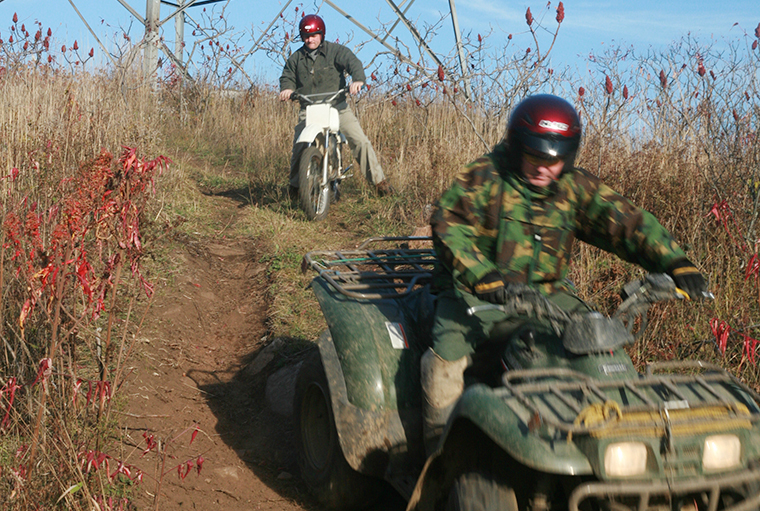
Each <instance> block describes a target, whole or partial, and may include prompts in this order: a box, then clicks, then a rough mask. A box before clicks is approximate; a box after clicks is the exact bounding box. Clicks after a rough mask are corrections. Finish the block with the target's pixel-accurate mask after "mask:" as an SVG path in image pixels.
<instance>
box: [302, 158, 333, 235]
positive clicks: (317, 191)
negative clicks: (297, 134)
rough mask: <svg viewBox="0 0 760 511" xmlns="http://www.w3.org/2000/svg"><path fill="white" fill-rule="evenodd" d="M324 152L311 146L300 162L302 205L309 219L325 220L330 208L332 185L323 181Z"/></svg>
mask: <svg viewBox="0 0 760 511" xmlns="http://www.w3.org/2000/svg"><path fill="white" fill-rule="evenodd" d="M322 158H323V156H322V152H321V151H320V150H319V149H317V148H316V147H314V146H309V147H307V148H306V149H304V151H303V153H301V158H300V161H299V164H298V185H299V186H298V189H299V192H298V193H299V195H300V197H301V207H302V208H303V210H304V212H305V213H306V216H307V217H308V218H309V220H323V219H324V218H325V217H326V216H327V211H328V210H329V209H330V186H329V185H326V186H321V183H322Z"/></svg>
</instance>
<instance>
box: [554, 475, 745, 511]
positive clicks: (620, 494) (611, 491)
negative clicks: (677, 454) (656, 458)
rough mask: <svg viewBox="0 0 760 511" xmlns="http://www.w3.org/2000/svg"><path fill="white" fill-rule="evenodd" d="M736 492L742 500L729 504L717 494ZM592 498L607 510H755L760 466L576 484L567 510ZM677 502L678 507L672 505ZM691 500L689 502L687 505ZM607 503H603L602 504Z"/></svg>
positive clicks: (575, 509) (575, 507) (576, 507)
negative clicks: (672, 478) (670, 478)
mask: <svg viewBox="0 0 760 511" xmlns="http://www.w3.org/2000/svg"><path fill="white" fill-rule="evenodd" d="M727 492H730V493H732V494H737V493H738V494H739V495H742V496H743V497H744V500H743V501H741V502H739V503H736V504H733V505H729V506H728V507H719V506H720V505H725V504H724V503H722V502H721V494H723V493H727ZM587 499H593V500H595V501H597V502H599V503H600V504H601V503H604V504H601V505H600V508H601V509H609V510H610V511H681V509H695V508H694V507H693V504H692V503H694V502H696V503H697V504H698V505H699V506H700V507H699V508H698V509H699V510H703V509H704V510H706V511H717V510H718V509H720V510H721V511H757V510H758V509H760V469H755V470H750V471H746V472H738V473H734V474H729V475H723V476H719V477H709V478H706V477H700V478H696V479H693V480H689V481H678V482H667V481H643V482H620V483H610V482H592V483H585V484H581V485H579V486H578V487H577V488H575V490H574V491H573V492H572V494H571V495H570V501H569V511H580V509H581V505H582V503H583V502H584V501H585V500H587ZM678 502H682V504H680V506H681V507H675V506H676V504H677V503H678ZM689 504H692V505H691V506H688V505H689ZM605 506H607V507H605Z"/></svg>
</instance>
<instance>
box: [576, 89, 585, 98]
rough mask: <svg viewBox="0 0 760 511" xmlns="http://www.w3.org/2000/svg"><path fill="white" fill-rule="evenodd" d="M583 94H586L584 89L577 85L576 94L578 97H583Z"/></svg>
mask: <svg viewBox="0 0 760 511" xmlns="http://www.w3.org/2000/svg"><path fill="white" fill-rule="evenodd" d="M584 94H586V89H584V88H583V87H578V95H579V96H580V97H583V95H584Z"/></svg>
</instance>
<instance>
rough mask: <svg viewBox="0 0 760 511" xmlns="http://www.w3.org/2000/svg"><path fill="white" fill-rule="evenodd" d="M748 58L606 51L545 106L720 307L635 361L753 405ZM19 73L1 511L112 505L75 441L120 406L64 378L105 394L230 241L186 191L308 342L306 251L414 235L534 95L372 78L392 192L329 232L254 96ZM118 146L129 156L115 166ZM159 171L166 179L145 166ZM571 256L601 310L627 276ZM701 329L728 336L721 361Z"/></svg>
mask: <svg viewBox="0 0 760 511" xmlns="http://www.w3.org/2000/svg"><path fill="white" fill-rule="evenodd" d="M751 41H752V40H751V39H750V40H747V41H745V40H739V41H737V42H736V44H735V49H736V51H735V52H731V53H730V54H728V55H724V54H719V53H717V52H712V53H711V52H709V51H704V49H700V48H695V47H694V46H693V44H682V45H679V46H676V47H674V49H673V52H672V53H670V54H667V55H653V54H650V55H647V56H645V57H642V58H640V60H638V61H634V62H632V65H631V69H632V71H630V72H628V71H626V72H622V71H619V70H618V69H617V68H616V67H615V66H614V65H613V62H614V59H613V58H612V55H610V58H609V59H608V60H603V59H600V60H599V61H598V65H599V66H600V67H599V68H598V69H597V71H595V72H594V73H593V74H592V75H591V76H593V78H589V77H588V76H586V77H584V78H583V79H580V78H577V77H575V78H573V77H571V76H569V75H568V74H563V75H562V76H561V77H560V76H559V73H557V74H556V80H555V81H552V78H551V74H550V75H548V76H549V77H548V78H547V79H546V81H544V82H543V83H542V84H540V85H541V89H540V90H541V91H554V92H555V93H557V94H561V95H564V96H565V97H566V98H567V99H568V100H570V101H571V102H573V103H574V104H576V105H577V107H578V109H579V111H580V112H581V114H582V119H583V122H584V126H585V138H584V142H583V145H582V149H581V153H580V157H579V160H578V164H579V165H580V166H582V167H584V168H586V169H588V170H590V171H592V172H594V173H596V174H598V175H599V176H601V177H602V178H603V179H604V181H605V182H606V183H607V184H609V185H610V186H612V187H613V188H614V189H616V190H618V191H619V192H621V193H623V194H624V195H626V196H628V197H629V198H631V199H632V200H633V201H634V202H635V203H636V204H638V205H639V206H641V207H643V208H646V209H647V210H649V211H650V212H652V213H653V214H654V215H655V216H656V217H658V218H659V219H660V220H661V222H662V223H663V224H664V225H665V226H666V227H667V228H669V229H670V230H671V231H672V232H673V233H674V235H675V236H676V238H677V239H678V240H679V241H680V242H681V244H682V245H683V246H684V247H686V249H687V253H688V254H689V256H690V258H691V259H692V260H693V261H694V262H695V263H696V264H697V266H698V267H699V268H700V269H701V270H702V271H703V272H704V273H705V274H706V275H707V276H708V277H709V279H710V287H711V289H712V290H713V292H714V293H715V296H716V299H715V300H714V301H710V302H699V303H689V304H684V303H672V304H664V305H659V306H657V307H655V308H654V310H653V311H652V312H651V314H650V322H649V328H648V330H647V332H646V334H645V335H644V337H643V339H642V340H641V341H639V342H638V343H637V345H636V346H635V347H633V348H631V355H632V357H633V359H634V362H635V363H636V364H637V365H639V366H641V365H643V364H645V363H646V362H648V361H652V360H663V359H666V360H670V359H682V358H702V359H707V360H712V361H715V362H718V363H720V364H722V365H723V366H724V367H725V368H727V369H728V370H729V371H731V372H732V373H734V374H735V375H737V376H738V377H740V378H741V379H742V380H744V381H746V382H747V383H749V384H750V385H751V386H753V387H755V388H760V375H759V374H758V369H757V365H756V362H755V360H754V357H755V348H756V345H755V341H754V340H755V339H758V338H760V330H758V329H759V328H760V273H759V272H758V268H759V267H760V263H758V259H757V250H758V240H759V239H760V236H758V234H760V226H758V215H759V214H760V207H759V206H760V141H759V140H758V137H757V128H758V124H759V123H760V106H758V105H760V103H759V101H758V100H759V99H760V96H759V93H760V90H759V88H758V83H757V72H758V64H759V63H760V57H759V56H758V55H759V54H758V51H757V50H755V49H751V48H750V43H751ZM686 42H688V41H686ZM755 46H756V45H755ZM698 50H701V51H698ZM16 57H17V58H16V59H15V60H14V58H13V55H12V54H11V53H8V52H6V54H5V56H4V57H3V59H4V60H3V61H2V63H3V64H4V67H3V72H2V77H1V78H0V104H2V105H3V106H2V108H0V140H1V142H0V161H2V163H3V168H2V170H0V174H2V175H4V176H6V177H4V178H3V179H2V180H1V181H0V193H2V201H1V202H0V204H2V213H1V214H0V220H2V221H3V232H2V239H3V243H2V253H1V254H0V296H1V297H2V298H1V300H2V301H1V302H0V339H2V341H3V342H2V345H1V346H0V420H2V422H1V423H0V495H3V496H4V498H5V499H6V503H5V505H4V507H2V509H27V508H28V509H31V508H32V507H26V506H31V504H30V502H36V503H39V507H38V508H39V509H53V508H55V507H56V505H55V502H56V500H58V499H59V498H61V496H62V495H64V494H65V503H66V506H67V507H68V508H71V509H90V507H89V505H88V504H87V503H88V502H90V501H91V499H92V498H94V497H95V496H97V495H116V496H124V495H126V496H128V495H129V487H130V485H131V484H132V483H128V482H125V479H124V478H123V477H122V478H119V477H117V478H115V479H113V480H111V478H109V477H105V476H104V475H102V472H91V473H89V474H87V473H86V470H84V469H83V465H82V457H81V453H82V446H87V449H89V450H91V451H92V452H100V450H99V448H100V447H102V445H103V444H104V443H105V441H106V439H107V438H109V439H112V438H113V437H114V435H115V433H114V431H115V429H116V421H115V419H114V414H113V413H111V410H112V409H113V408H118V406H119V398H118V391H116V389H114V392H113V393H112V395H108V392H107V391H103V392H102V393H100V394H98V393H97V392H96V393H95V394H94V395H93V396H88V397H87V406H82V405H80V406H79V407H77V406H73V405H72V404H71V403H72V397H73V396H74V395H76V391H73V392H74V394H72V390H71V389H72V387H73V385H72V384H73V383H74V382H72V381H71V380H73V379H74V375H76V376H77V377H78V378H79V379H81V380H83V381H85V382H96V383H97V382H101V384H103V382H118V378H119V376H120V375H122V374H123V373H122V372H121V371H123V370H124V367H125V364H126V358H125V357H128V356H129V354H130V352H131V347H132V345H131V344H130V341H129V339H130V336H129V335H127V334H128V333H130V332H133V331H134V330H133V329H134V328H136V327H135V325H136V324H139V320H138V319H135V318H139V317H141V315H142V314H143V312H142V311H143V310H146V308H147V307H148V305H149V302H150V300H149V299H148V298H147V295H146V287H149V286H150V280H151V278H152V277H155V276H156V275H161V274H170V273H171V268H172V266H173V265H174V264H176V262H175V261H172V255H171V254H172V243H173V240H175V239H176V238H177V237H183V236H184V237H192V236H194V235H197V234H198V233H208V232H211V231H214V232H221V231H223V230H224V229H225V226H220V225H214V224H213V223H211V221H210V215H208V212H207V211H204V210H203V208H202V206H201V204H202V200H201V199H200V197H202V195H201V194H202V193H205V194H214V195H227V196H230V197H233V196H234V197H236V198H238V199H239V200H240V202H241V203H242V204H243V206H244V208H245V215H244V216H241V220H240V222H239V223H238V224H237V225H236V227H235V229H236V233H237V235H239V236H243V237H247V238H252V239H256V240H258V241H259V243H260V244H261V246H264V247H265V255H264V256H262V258H261V261H260V262H261V263H263V264H265V265H266V267H267V278H268V280H267V282H268V286H269V289H268V290H267V296H268V300H269V301H268V304H269V305H268V307H269V309H268V313H267V318H266V321H267V324H268V326H269V329H270V331H271V332H272V335H280V336H288V337H294V338H300V339H302V340H304V341H309V340H313V339H314V338H315V337H316V335H317V334H318V332H319V331H321V330H322V328H323V327H324V324H323V320H322V319H321V316H320V312H319V310H318V308H317V305H316V303H315V302H314V300H313V299H312V298H311V296H310V292H309V291H308V290H305V289H304V286H305V284H307V283H308V276H303V275H301V274H300V272H299V265H300V260H301V257H302V255H303V254H304V253H305V252H307V251H309V250H312V249H315V248H339V247H345V246H347V245H352V244H355V243H356V242H357V241H358V240H360V239H363V238H366V237H369V236H372V235H406V234H411V232H412V231H413V230H414V229H415V228H416V227H420V226H424V225H425V224H426V222H427V220H428V215H429V212H430V205H431V204H434V203H435V201H436V199H437V197H438V196H440V194H441V192H442V191H443V190H445V189H446V188H447V187H448V186H449V185H450V183H451V182H452V180H453V177H454V176H455V174H456V173H457V172H458V171H459V170H460V169H461V167H462V166H463V165H464V164H465V163H467V162H468V161H470V160H472V159H473V158H475V157H477V156H479V155H480V154H482V153H483V152H485V150H486V148H487V147H490V146H492V145H493V144H495V143H496V142H498V141H499V139H500V138H501V136H502V135H503V130H504V125H505V122H506V113H508V108H503V107H504V106H505V105H511V104H514V103H515V102H516V101H517V100H519V98H520V97H522V96H524V95H525V94H527V93H531V92H535V91H536V90H538V89H535V88H531V87H530V86H529V87H527V88H525V89H523V90H518V89H519V88H517V87H516V88H514V89H508V88H507V89H506V93H504V92H500V93H499V94H502V95H501V96H499V94H497V93H496V92H494V90H493V89H489V90H491V92H490V93H489V95H488V97H487V98H485V97H484V98H482V99H483V101H475V102H473V103H468V102H467V101H466V100H465V99H464V98H463V97H462V94H461V92H458V93H454V92H453V87H451V86H450V90H447V93H446V94H443V87H444V86H445V82H444V84H441V86H440V87H438V85H439V84H435V83H431V84H430V86H429V87H427V88H425V89H424V90H423V89H417V90H415V91H412V92H410V93H404V92H403V91H401V92H399V90H400V89H399V87H398V86H397V85H398V84H397V82H394V81H393V80H399V78H389V79H388V80H387V82H383V81H382V80H378V83H373V87H372V89H371V91H370V92H365V93H364V94H363V95H362V96H361V98H360V99H359V100H358V102H357V104H356V105H355V110H356V112H357V116H358V117H359V119H360V122H361V123H362V125H363V126H364V129H365V131H366V133H367V135H368V136H369V138H370V139H371V141H372V143H373V144H374V146H375V148H376V150H377V151H378V153H379V154H380V158H381V161H382V163H383V166H384V168H385V171H386V174H387V175H388V177H389V179H390V180H391V182H392V183H393V184H394V186H395V187H396V189H397V190H398V194H397V195H395V196H392V197H387V198H378V197H376V196H375V195H374V193H373V192H372V191H371V190H370V189H369V187H368V186H367V184H366V182H365V180H364V179H363V178H362V177H361V176H360V175H356V176H354V178H352V179H350V180H349V181H348V182H347V184H346V187H345V190H344V194H345V197H346V199H345V200H343V201H342V202H341V203H339V205H338V206H337V207H336V208H335V209H334V210H332V211H331V212H330V218H329V219H328V221H326V222H324V223H310V222H308V221H307V220H306V219H305V217H304V216H303V214H302V213H301V212H299V211H298V210H297V209H294V208H293V207H291V206H290V205H288V201H287V192H286V188H285V186H286V184H287V183H286V179H287V178H286V176H287V168H288V162H289V157H290V155H289V151H290V144H291V137H292V127H293V124H294V122H295V118H296V111H295V107H294V106H293V105H290V104H282V103H280V102H279V101H278V100H277V98H276V96H275V91H274V89H272V88H271V87H270V86H267V85H263V84H262V85H258V86H255V87H252V88H251V89H250V90H248V91H247V93H245V94H242V95H239V96H236V97H234V98H230V97H225V96H221V95H219V94H217V93H216V88H215V87H214V86H212V85H210V84H195V85H187V87H186V88H185V89H183V93H182V94H181V95H180V94H179V93H178V91H179V90H180V89H179V88H178V84H177V83H176V82H170V81H169V80H167V81H166V82H163V83H162V85H161V86H160V87H159V88H158V89H157V90H156V91H151V90H150V89H149V88H146V87H144V86H143V85H142V84H141V83H140V81H139V80H138V77H137V75H138V73H137V72H134V73H115V72H113V70H93V69H88V70H87V71H84V70H82V69H81V68H79V69H78V70H74V71H71V70H66V69H64V68H63V67H56V66H45V65H33V64H31V63H30V62H29V61H28V60H25V59H26V57H25V56H24V55H20V54H17V55H16ZM525 66H526V67H525V69H527V64H525ZM703 68H706V69H707V71H708V72H707V73H702V72H701V71H702V69H703ZM519 70H520V68H519V67H518V68H517V71H519ZM525 72H526V73H527V72H528V71H525ZM130 77H131V78H130ZM607 77H609V79H610V83H611V84H612V90H611V91H610V90H609V88H607V87H606V85H605V83H606V78H607ZM488 83H489V82H488V81H487V80H485V79H484V80H481V82H480V85H479V87H478V88H479V89H480V90H483V88H484V87H487V86H488ZM624 86H625V92H623V87H624ZM581 88H583V93H582V94H581V92H580V90H581ZM563 91H564V92H563ZM568 91H569V92H568ZM420 98H422V101H420V102H419V105H418V102H417V100H418V99H420ZM485 99H487V101H486V100H485ZM124 147H129V148H136V150H137V155H138V158H137V159H136V160H122V161H121V162H120V163H117V160H118V158H119V157H120V156H122V154H123V151H124V150H123V148H124ZM103 152H105V153H109V154H112V155H113V159H110V158H108V157H105V156H104V153H103ZM158 156H165V157H167V158H169V159H171V160H172V163H171V164H169V165H168V167H166V168H163V167H162V166H161V165H158V166H157V167H155V168H154V167H152V166H151V165H149V164H148V162H151V161H153V160H154V158H157V157H158ZM99 158H100V159H99ZM104 158H105V159H104ZM125 158H128V155H126V156H125ZM130 161H131V163H130ZM130 165H131V166H130ZM220 169H221V170H220ZM16 175H17V176H16ZM114 197H118V200H115V199H113V198H114ZM119 208H122V209H119ZM138 223H139V232H140V236H141V242H140V243H139V244H137V245H136V244H135V237H134V236H133V234H134V233H135V232H136V231H135V229H136V225H137V224H138ZM576 250H577V253H576V257H575V261H574V264H573V268H572V274H571V279H572V280H573V282H574V283H575V284H576V287H577V288H578V289H579V290H580V292H581V294H582V297H583V298H584V299H586V300H589V301H590V302H592V303H594V304H596V305H597V306H598V307H599V308H600V309H601V310H604V311H610V310H611V309H612V308H614V305H615V304H616V303H617V300H618V298H617V292H618V290H619V288H620V286H621V285H622V284H623V283H624V282H625V281H627V280H629V279H631V278H633V277H634V276H636V275H639V274H640V270H639V269H637V268H635V267H633V266H632V265H630V264H627V263H623V262H621V261H619V260H617V259H615V258H614V257H611V256H608V255H606V254H602V253H600V252H599V251H598V250H596V249H593V248H591V247H588V246H578V247H577V249H576ZM85 261H86V262H87V264H84V262H85ZM53 270H54V271H53ZM51 275H55V277H51ZM140 276H144V277H145V281H142V280H141V278H140ZM98 292H102V294H101V295H100V296H99V295H98ZM99 298H101V301H100V302H98V299H99ZM98 303H99V306H98ZM149 313H150V312H148V314H149ZM130 318H131V320H130ZM711 322H712V323H711ZM721 322H723V323H721ZM711 324H712V325H713V326H712V327H711ZM721 325H723V326H721ZM716 329H717V330H722V331H725V332H728V338H727V344H726V347H725V352H722V350H721V349H719V345H718V340H719V339H717V338H716V332H715V330H716ZM47 359H49V360H50V364H49V365H46V364H47V363H44V364H42V365H41V361H44V360H47ZM40 378H42V380H43V382H42V383H40V384H38V385H34V384H32V382H35V380H39V379H40ZM6 413H7V415H6ZM73 432H78V433H76V435H74V433H73ZM111 468H112V469H113V468H114V467H113V466H112V467H111Z"/></svg>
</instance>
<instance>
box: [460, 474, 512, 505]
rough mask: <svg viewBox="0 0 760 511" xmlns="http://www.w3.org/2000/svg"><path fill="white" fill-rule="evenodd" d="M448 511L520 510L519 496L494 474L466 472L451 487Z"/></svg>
mask: <svg viewBox="0 0 760 511" xmlns="http://www.w3.org/2000/svg"><path fill="white" fill-rule="evenodd" d="M446 511H518V507H517V497H516V496H515V492H514V490H513V489H512V488H510V487H509V486H508V485H507V484H506V483H504V482H502V481H500V480H498V479H497V478H496V477H495V476H493V475H492V474H489V473H485V472H480V471H473V472H465V473H463V474H461V475H460V476H459V477H458V478H457V479H456V480H455V481H454V484H453V486H452V487H451V491H450V492H449V497H448V501H447V502H446Z"/></svg>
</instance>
